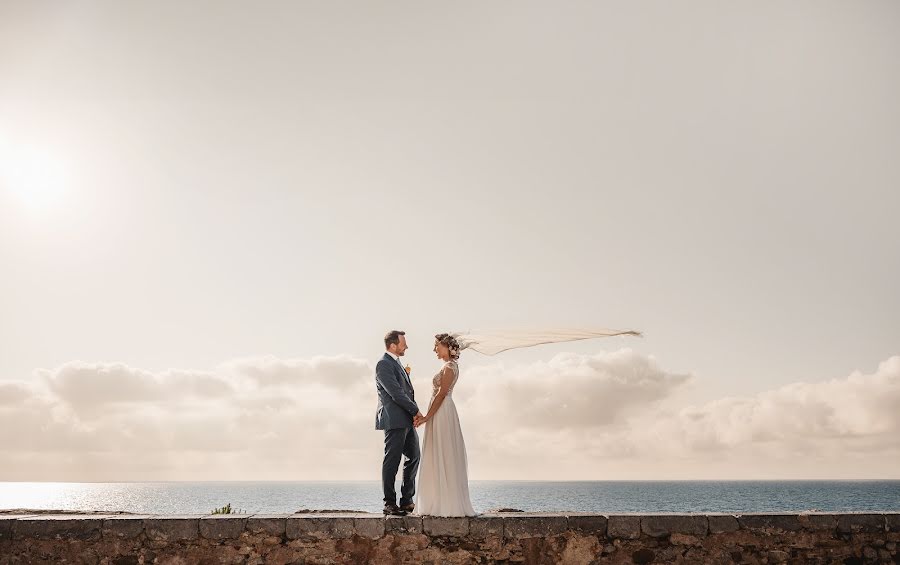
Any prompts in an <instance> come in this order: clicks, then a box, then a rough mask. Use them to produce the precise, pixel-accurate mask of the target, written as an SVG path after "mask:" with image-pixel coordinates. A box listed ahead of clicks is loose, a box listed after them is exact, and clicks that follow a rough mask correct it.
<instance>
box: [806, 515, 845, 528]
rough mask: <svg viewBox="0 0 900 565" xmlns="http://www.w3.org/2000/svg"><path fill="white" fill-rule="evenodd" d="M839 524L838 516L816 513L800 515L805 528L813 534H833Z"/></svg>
mask: <svg viewBox="0 0 900 565" xmlns="http://www.w3.org/2000/svg"><path fill="white" fill-rule="evenodd" d="M837 522H838V515H837V514H822V513H815V514H801V515H800V523H801V524H803V528H804V529H806V530H809V531H811V532H822V531H825V532H828V531H830V532H833V531H834V530H835V529H837Z"/></svg>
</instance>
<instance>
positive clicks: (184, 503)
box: [0, 480, 900, 514]
mask: <svg viewBox="0 0 900 565" xmlns="http://www.w3.org/2000/svg"><path fill="white" fill-rule="evenodd" d="M470 491H471V496H472V504H473V506H474V507H475V510H476V511H478V512H485V511H488V510H493V509H497V508H515V509H519V510H524V511H532V512H550V511H576V512H604V513H615V512H642V513H652V512H734V513H739V512H779V511H822V512H846V511H900V481H898V480H863V481H572V482H554V481H472V482H471V483H470ZM381 497H382V496H381V486H380V483H378V482H377V481H359V482H326V481H304V482H156V483H24V482H0V509H13V508H28V509H47V510H50V509H52V510H102V511H125V512H134V513H151V514H202V513H208V512H211V511H212V510H213V509H214V508H216V507H220V506H224V505H226V504H231V506H232V508H233V509H235V510H240V511H242V512H246V513H248V514H249V513H257V512H266V513H291V512H296V511H298V510H301V509H310V510H315V509H318V510H322V509H331V510H365V511H369V512H380V511H381V507H382V501H381Z"/></svg>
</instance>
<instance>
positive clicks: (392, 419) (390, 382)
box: [375, 353, 419, 430]
mask: <svg viewBox="0 0 900 565" xmlns="http://www.w3.org/2000/svg"><path fill="white" fill-rule="evenodd" d="M375 389H376V390H377V391H378V410H377V411H376V413H375V429H376V430H393V429H396V428H412V427H413V417H414V416H415V415H416V414H418V413H419V407H418V406H417V405H416V393H415V391H414V390H413V387H412V383H411V382H410V380H409V375H407V374H406V371H405V370H403V367H401V366H400V363H398V362H397V361H395V360H394V358H393V357H391V356H390V355H388V354H387V353H385V354H384V357H382V358H381V359H380V360H379V361H378V364H377V365H376V366H375Z"/></svg>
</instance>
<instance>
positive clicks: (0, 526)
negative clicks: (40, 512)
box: [0, 514, 34, 540]
mask: <svg viewBox="0 0 900 565" xmlns="http://www.w3.org/2000/svg"><path fill="white" fill-rule="evenodd" d="M33 516H34V514H0V540H4V539H12V537H13V529H14V527H13V526H14V524H15V522H16V520H18V519H19V518H31V517H33Z"/></svg>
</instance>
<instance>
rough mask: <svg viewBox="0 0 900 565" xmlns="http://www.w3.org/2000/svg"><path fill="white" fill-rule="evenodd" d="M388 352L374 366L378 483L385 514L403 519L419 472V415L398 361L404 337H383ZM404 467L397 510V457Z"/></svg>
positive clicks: (396, 333) (391, 334)
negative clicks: (380, 439)
mask: <svg viewBox="0 0 900 565" xmlns="http://www.w3.org/2000/svg"><path fill="white" fill-rule="evenodd" d="M384 347H385V349H387V351H386V352H385V354H384V357H382V358H381V360H379V361H378V365H376V366H375V388H376V389H377V390H378V412H377V413H376V414H375V429H376V430H384V462H383V463H382V464H381V483H382V487H383V488H384V513H385V514H393V515H395V516H404V515H406V514H407V513H408V512H412V511H413V509H414V508H415V505H414V504H413V495H415V494H416V473H417V472H418V470H419V434H417V433H416V429H415V424H418V423H419V420H420V419H421V418H422V413H421V412H420V411H419V407H418V406H417V405H416V400H415V398H416V394H415V392H414V391H413V387H412V383H411V382H410V380H409V375H408V374H407V373H406V369H405V368H404V367H403V365H402V364H401V363H400V358H401V357H403V355H404V354H405V353H406V333H405V332H401V331H398V330H393V331H390V332H388V333H387V335H385V336H384ZM401 455H405V456H406V462H405V463H404V464H403V485H402V486H401V487H400V505H399V506H397V491H396V489H395V486H394V484H395V482H396V480H397V469H398V468H399V467H400V456H401Z"/></svg>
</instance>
